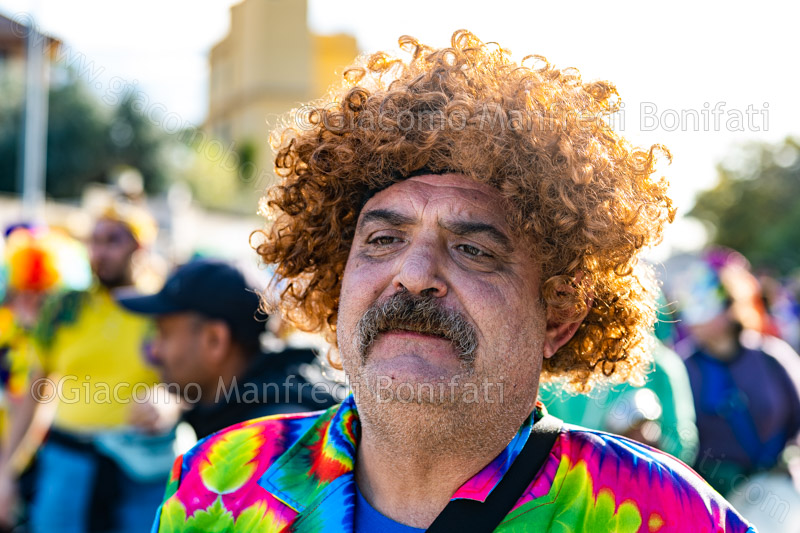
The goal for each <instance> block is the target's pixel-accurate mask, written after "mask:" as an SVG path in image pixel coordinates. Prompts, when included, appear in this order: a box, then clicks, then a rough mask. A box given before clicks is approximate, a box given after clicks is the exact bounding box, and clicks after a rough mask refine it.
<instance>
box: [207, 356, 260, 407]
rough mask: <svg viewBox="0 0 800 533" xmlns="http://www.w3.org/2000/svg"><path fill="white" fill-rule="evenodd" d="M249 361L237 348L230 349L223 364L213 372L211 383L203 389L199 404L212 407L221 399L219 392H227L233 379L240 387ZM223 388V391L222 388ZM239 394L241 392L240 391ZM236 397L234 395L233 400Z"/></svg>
mask: <svg viewBox="0 0 800 533" xmlns="http://www.w3.org/2000/svg"><path fill="white" fill-rule="evenodd" d="M249 364H250V360H249V359H248V357H247V356H245V355H244V354H243V352H242V351H241V350H239V349H238V348H232V349H231V351H230V352H229V353H228V355H227V356H226V357H225V358H224V359H223V364H222V365H221V366H220V367H219V369H218V370H217V372H214V373H213V375H214V380H213V383H211V382H210V383H208V384H207V385H206V386H205V387H203V395H202V397H201V399H200V403H201V404H203V405H212V404H215V403H217V400H218V399H219V398H220V397H222V396H220V393H221V392H224V391H225V390H228V389H230V388H231V386H232V385H233V380H234V378H235V379H236V386H237V387H241V386H242V384H243V383H242V378H243V377H244V375H245V372H246V371H247V368H248V366H249ZM223 386H224V389H223V388H222V387H223ZM240 394H241V391H240ZM236 397H238V396H237V395H234V398H236Z"/></svg>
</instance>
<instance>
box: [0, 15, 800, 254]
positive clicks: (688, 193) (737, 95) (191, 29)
mask: <svg viewBox="0 0 800 533" xmlns="http://www.w3.org/2000/svg"><path fill="white" fill-rule="evenodd" d="M251 1H252V0H251ZM260 1H267V2H270V1H276V0H260ZM296 1H301V0H296ZM308 2H309V4H308V5H309V17H308V20H309V25H310V26H311V28H312V29H313V30H314V31H316V32H318V33H338V32H347V33H351V34H353V35H355V36H356V38H357V40H358V44H359V48H360V49H361V50H364V51H375V50H386V51H396V50H397V37H399V36H400V35H403V34H408V35H413V36H414V37H417V38H419V39H421V40H422V41H423V42H426V43H428V44H432V45H436V46H443V45H447V44H448V42H449V38H450V35H451V34H452V32H453V31H454V30H456V29H460V28H467V29H469V30H471V31H472V32H474V33H476V34H477V35H478V37H480V38H481V39H482V40H484V41H498V42H500V43H501V44H502V45H503V46H504V47H505V48H508V49H510V50H511V51H512V53H514V55H515V56H516V57H518V58H522V57H523V56H525V55H528V54H538V55H543V56H545V57H547V59H548V60H549V61H550V62H551V63H554V64H555V65H556V66H559V67H576V68H578V69H579V70H580V71H581V74H582V76H583V78H584V79H585V80H592V79H605V80H610V81H612V82H613V83H614V84H615V85H616V86H617V88H618V90H619V93H620V96H621V98H622V102H623V104H624V107H623V111H622V113H621V114H620V116H619V122H618V123H617V125H618V128H619V129H620V130H621V131H622V132H623V134H624V135H625V136H627V137H628V138H629V140H631V141H632V142H634V143H636V144H639V145H644V146H648V145H650V144H654V143H660V144H664V145H666V146H667V147H668V148H669V149H670V151H671V152H672V154H673V162H672V164H671V165H670V166H664V167H663V168H660V169H659V171H660V173H661V174H664V175H666V176H667V177H668V179H669V180H670V182H671V185H672V192H673V196H674V198H675V199H676V202H677V205H678V208H679V214H680V213H681V212H683V213H685V212H686V211H688V209H689V208H691V205H692V203H693V198H694V196H695V194H696V193H697V192H698V191H699V190H702V189H704V188H708V187H710V186H712V185H713V183H714V181H715V178H716V170H715V166H716V165H717V164H718V163H719V162H720V161H721V160H722V159H723V157H728V158H731V157H735V155H736V152H737V147H739V146H741V145H742V144H743V143H747V142H752V141H759V142H762V141H763V142H777V141H779V140H781V139H783V138H785V137H786V136H787V135H790V134H794V135H800V99H798V98H797V88H798V86H800V83H798V82H800V71H798V69H797V68H796V67H795V65H796V63H797V61H796V58H795V57H793V56H795V55H796V53H797V50H798V47H797V39H796V35H797V31H798V30H797V20H800V3H796V2H782V1H776V0H765V1H762V2H759V3H757V4H756V3H752V2H747V3H745V2H735V1H729V2H717V1H708V2H699V1H696V0H694V1H679V0H676V1H673V2H668V3H645V2H634V1H620V2H598V1H596V0H595V1H583V0H581V1H575V2H552V1H550V2H540V1H510V0H492V1H491V2H486V1H485V0H481V1H474V0H462V1H461V2H458V3H457V4H456V7H454V3H450V2H432V1H430V0H427V1H423V0H406V1H405V2H402V3H400V2H376V1H374V0H372V1H369V0H308ZM234 3H236V2H234V1H231V0H202V1H201V2H197V1H191V0H139V1H138V2H136V3H135V4H134V3H130V2H124V3H123V2H120V1H118V0H102V1H101V0H70V1H69V2H64V1H63V0H0V13H3V14H4V15H6V16H17V17H26V16H27V15H28V14H33V16H34V17H35V19H36V21H37V23H38V25H39V26H40V27H41V28H42V29H43V30H44V31H45V32H48V33H50V34H52V35H54V36H56V37H58V38H59V39H61V40H62V41H64V43H65V44H66V45H68V46H69V49H70V51H71V52H73V53H80V54H83V56H82V57H84V58H85V59H84V62H85V63H88V62H90V61H91V62H93V64H92V68H90V69H89V68H87V77H90V78H91V84H92V85H95V88H96V90H97V91H98V92H99V93H100V94H103V93H104V92H105V93H107V92H108V91H109V90H110V87H113V85H112V84H113V83H115V82H114V81H113V80H115V79H116V80H117V81H116V83H118V82H119V80H124V82H125V83H129V84H135V85H136V86H137V87H138V88H139V89H140V90H143V91H144V92H145V93H147V94H148V96H149V97H150V99H151V101H152V102H156V101H157V102H162V103H163V104H164V106H165V107H166V108H167V109H168V110H169V111H170V112H174V113H177V114H178V115H179V116H180V117H182V118H183V119H184V120H185V121H187V122H192V123H202V121H203V119H204V117H205V112H206V98H207V94H208V90H207V85H208V62H207V53H208V51H209V49H210V48H211V46H212V45H213V44H214V43H216V42H217V41H219V40H220V39H222V38H223V37H224V36H225V34H226V33H227V31H228V24H229V14H228V10H229V7H230V6H231V5H232V4H234ZM265 29H267V30H268V26H267V27H265ZM702 239H703V232H702V231H701V229H700V228H699V226H698V225H697V224H692V223H690V222H686V221H683V220H681V221H679V222H678V223H677V224H675V225H674V226H673V228H671V229H670V230H669V232H668V234H667V238H666V240H667V246H666V247H665V249H667V248H671V249H682V248H692V247H695V246H697V245H699V244H700V243H701V242H702Z"/></svg>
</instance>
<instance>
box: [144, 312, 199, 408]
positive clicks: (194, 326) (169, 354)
mask: <svg viewBox="0 0 800 533" xmlns="http://www.w3.org/2000/svg"><path fill="white" fill-rule="evenodd" d="M203 323H204V321H203V318H202V317H201V316H199V315H197V314H195V313H172V314H168V315H161V316H159V317H157V318H156V328H157V334H156V338H155V341H154V343H153V357H154V359H155V362H156V363H157V364H158V365H159V369H160V371H161V379H162V380H163V381H164V382H165V383H176V384H178V385H179V386H180V388H181V390H184V389H186V390H189V389H188V388H187V385H188V384H190V383H197V384H199V385H201V386H204V385H205V379H206V373H207V370H206V368H205V365H204V362H205V357H204V346H203V343H202V340H201V339H202V335H201V333H202V331H201V330H202V328H203ZM190 392H192V393H194V392H195V391H190Z"/></svg>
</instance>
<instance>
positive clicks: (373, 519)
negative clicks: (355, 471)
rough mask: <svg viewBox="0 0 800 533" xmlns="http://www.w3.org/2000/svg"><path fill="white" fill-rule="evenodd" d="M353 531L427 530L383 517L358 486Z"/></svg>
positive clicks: (407, 532) (395, 532)
mask: <svg viewBox="0 0 800 533" xmlns="http://www.w3.org/2000/svg"><path fill="white" fill-rule="evenodd" d="M353 531H354V533H373V532H376V531H379V532H380V533H417V532H424V531H425V530H424V529H419V528H416V527H411V526H406V525H404V524H401V523H400V522H395V521H394V520H392V519H391V518H387V517H385V516H383V515H382V514H381V513H379V512H378V511H376V510H375V508H374V507H372V506H371V505H370V504H369V502H368V501H367V500H366V499H364V496H363V495H362V494H361V490H359V488H358V485H356V509H355V520H354V523H353Z"/></svg>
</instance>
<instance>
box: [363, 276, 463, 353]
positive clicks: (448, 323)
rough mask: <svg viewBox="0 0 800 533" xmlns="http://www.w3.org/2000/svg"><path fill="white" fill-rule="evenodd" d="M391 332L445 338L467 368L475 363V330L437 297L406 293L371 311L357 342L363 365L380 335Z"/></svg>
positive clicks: (375, 306) (378, 305) (378, 304)
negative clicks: (415, 333)
mask: <svg viewBox="0 0 800 533" xmlns="http://www.w3.org/2000/svg"><path fill="white" fill-rule="evenodd" d="M391 330H405V331H414V332H417V333H424V334H428V335H436V336H439V337H443V338H445V339H447V340H449V341H450V342H451V343H452V344H453V346H454V347H455V349H456V354H457V355H458V358H459V359H460V360H461V362H462V363H463V364H465V365H471V364H472V363H473V361H474V360H475V350H476V349H477V347H478V336H477V334H476V333H475V328H474V327H473V326H472V324H470V323H469V322H468V321H467V319H466V318H464V317H463V316H462V315H461V314H460V313H458V312H457V311H454V310H451V309H445V308H443V307H442V306H441V304H439V303H438V300H437V299H436V298H435V297H433V296H424V295H423V296H415V295H413V294H411V293H409V292H408V291H405V290H404V291H401V292H398V293H397V294H395V295H393V296H391V297H389V298H388V299H386V300H384V301H383V302H380V303H378V302H376V303H374V304H373V305H372V306H371V307H370V308H369V309H367V311H366V313H364V316H362V317H361V319H360V320H359V321H358V324H357V325H356V335H355V338H354V342H355V345H356V346H355V347H356V350H358V353H359V354H361V360H362V362H363V361H365V360H366V359H367V352H368V351H369V348H370V347H371V346H372V344H373V343H374V342H375V340H376V339H377V337H378V335H380V334H381V333H385V332H387V331H391Z"/></svg>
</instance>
